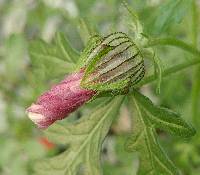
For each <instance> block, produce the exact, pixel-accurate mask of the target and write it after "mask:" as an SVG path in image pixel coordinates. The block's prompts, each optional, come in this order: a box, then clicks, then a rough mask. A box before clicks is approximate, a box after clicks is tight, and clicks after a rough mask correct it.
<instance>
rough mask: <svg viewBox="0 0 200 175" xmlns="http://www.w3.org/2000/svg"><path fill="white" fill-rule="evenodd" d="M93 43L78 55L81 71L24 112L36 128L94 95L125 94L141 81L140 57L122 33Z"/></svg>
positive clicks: (133, 45) (142, 69) (63, 115)
mask: <svg viewBox="0 0 200 175" xmlns="http://www.w3.org/2000/svg"><path fill="white" fill-rule="evenodd" d="M93 40H94V41H92V44H91V43H90V44H88V45H89V47H86V49H85V51H84V52H83V53H82V57H81V59H80V63H81V64H80V65H79V66H80V67H81V71H79V72H77V73H72V74H71V75H69V76H67V77H66V78H65V79H64V80H63V81H62V82H60V83H59V84H57V85H55V86H53V87H52V88H51V89H50V90H49V91H47V92H45V93H44V94H42V95H41V96H40V97H39V98H38V100H37V101H36V103H34V104H32V105H31V106H30V107H29V108H28V109H27V113H28V116H29V118H30V119H31V120H32V121H33V122H34V123H36V124H37V125H38V127H39V128H47V127H48V126H50V125H51V124H52V123H54V122H55V121H56V120H61V119H63V118H65V117H67V116H68V115H69V114H70V113H72V112H73V111H75V110H76V109H77V108H78V107H80V106H82V105H83V104H84V103H86V102H87V101H89V100H90V99H91V98H92V97H94V96H95V97H97V95H101V94H102V93H103V94H104V93H108V94H114V95H116V94H124V92H126V93H127V90H128V89H129V87H130V86H133V85H134V84H136V83H137V82H138V81H140V80H141V79H142V78H143V76H144V72H145V71H144V60H143V57H142V54H141V52H140V50H139V48H138V47H137V46H136V44H135V43H134V42H133V41H132V40H131V39H130V38H129V37H128V36H127V35H126V34H124V33H122V32H116V33H112V34H110V35H108V36H106V37H104V38H101V37H99V36H95V37H94V38H93ZM93 45H94V46H93Z"/></svg>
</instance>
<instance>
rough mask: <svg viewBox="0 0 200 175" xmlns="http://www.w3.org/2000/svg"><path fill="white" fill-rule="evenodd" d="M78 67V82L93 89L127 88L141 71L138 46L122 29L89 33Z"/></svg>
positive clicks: (138, 79) (112, 89) (142, 71)
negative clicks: (82, 70)
mask: <svg viewBox="0 0 200 175" xmlns="http://www.w3.org/2000/svg"><path fill="white" fill-rule="evenodd" d="M81 67H84V68H85V74H84V77H83V79H82V81H81V86H82V87H83V88H86V89H91V90H95V91H97V92H108V91H112V92H113V91H118V92H119V91H120V92H122V93H124V92H125V91H126V92H127V89H128V88H129V87H131V86H134V85H135V84H137V83H138V82H139V81H140V80H141V79H142V78H143V77H144V73H145V68H144V60H143V56H142V54H141V52H140V50H139V48H138V47H137V46H136V44H135V43H134V42H133V41H132V40H131V39H130V38H129V37H128V36H127V35H126V34H125V33H122V32H116V33H111V34H110V35H108V36H106V37H104V38H102V37H100V36H97V35H95V36H94V37H92V38H91V39H90V41H89V43H88V45H87V47H86V49H85V50H84V52H83V53H82V59H81Z"/></svg>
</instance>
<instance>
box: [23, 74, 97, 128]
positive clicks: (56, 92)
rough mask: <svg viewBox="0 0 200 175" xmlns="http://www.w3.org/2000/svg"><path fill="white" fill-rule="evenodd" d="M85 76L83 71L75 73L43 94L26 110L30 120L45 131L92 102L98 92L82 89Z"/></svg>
mask: <svg viewBox="0 0 200 175" xmlns="http://www.w3.org/2000/svg"><path fill="white" fill-rule="evenodd" d="M83 74H84V72H83V71H80V72H78V73H73V74H71V75H69V76H67V77H66V78H65V79H64V80H63V81H61V82H60V83H59V84H57V85H55V86H53V87H52V88H51V89H50V90H49V91H47V92H45V93H43V94H42V95H41V96H40V97H39V98H38V99H37V101H36V103H33V104H32V105H31V106H30V107H29V108H28V109H27V110H26V111H27V114H28V116H29V118H30V119H31V120H32V121H33V122H34V123H35V124H36V125H37V126H38V127H39V128H43V129H45V128H47V127H49V126H50V125H51V124H53V123H54V122H55V121H56V120H61V119H64V118H65V117H67V116H68V115H69V114H70V113H72V112H73V111H75V110H76V109H77V108H79V107H80V106H82V105H83V104H84V103H86V102H87V101H88V100H90V99H91V98H92V97H93V96H94V95H95V94H96V92H95V91H92V90H86V89H82V88H81V87H80V82H81V79H82V77H83Z"/></svg>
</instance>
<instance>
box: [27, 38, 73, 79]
mask: <svg viewBox="0 0 200 175" xmlns="http://www.w3.org/2000/svg"><path fill="white" fill-rule="evenodd" d="M58 42H59V43H58ZM57 43H58V44H57V45H52V44H48V43H46V42H44V41H42V40H36V41H32V42H31V43H30V45H29V54H30V57H31V61H32V64H33V66H34V67H35V68H37V69H40V70H42V71H43V72H44V73H45V75H46V76H47V77H51V78H52V77H57V76H60V75H65V74H67V73H69V72H72V71H73V69H74V63H73V62H72V60H67V59H68V58H69V55H71V54H72V53H74V52H73V51H72V50H71V49H69V47H67V46H66V45H65V46H64V45H63V44H66V43H64V40H63V39H62V41H61V35H59V38H58V37H57ZM61 47H62V48H61ZM66 48H67V49H66ZM68 50H71V52H69V51H68ZM71 58H72V57H71Z"/></svg>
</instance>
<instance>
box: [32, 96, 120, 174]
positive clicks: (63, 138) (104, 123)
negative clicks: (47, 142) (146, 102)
mask: <svg viewBox="0 0 200 175" xmlns="http://www.w3.org/2000/svg"><path fill="white" fill-rule="evenodd" d="M122 100H123V97H122V96H119V97H116V98H115V99H113V100H112V101H110V100H109V101H107V102H105V103H103V104H101V105H99V106H98V107H97V109H95V110H94V111H92V112H91V114H90V115H87V116H83V117H82V118H81V119H80V120H78V121H76V122H75V123H71V124H67V125H65V126H61V125H58V124H54V125H53V126H52V127H50V128H49V129H48V131H47V136H48V137H49V138H50V139H51V138H53V140H54V141H56V142H59V143H62V144H67V145H68V149H67V150H66V151H65V152H63V153H62V154H60V155H58V156H56V157H53V158H50V159H47V160H44V161H40V162H38V163H37V164H36V167H35V170H36V172H37V174H38V175H52V174H56V175H65V174H67V175H77V174H78V173H79V171H81V173H82V174H83V175H100V174H101V168H100V152H101V145H102V142H103V140H104V138H105V136H106V135H107V133H108V131H109V128H110V125H111V124H112V121H113V119H114V118H115V117H116V115H117V113H118V110H119V108H120V105H121V103H122ZM116 109H117V110H116Z"/></svg>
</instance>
